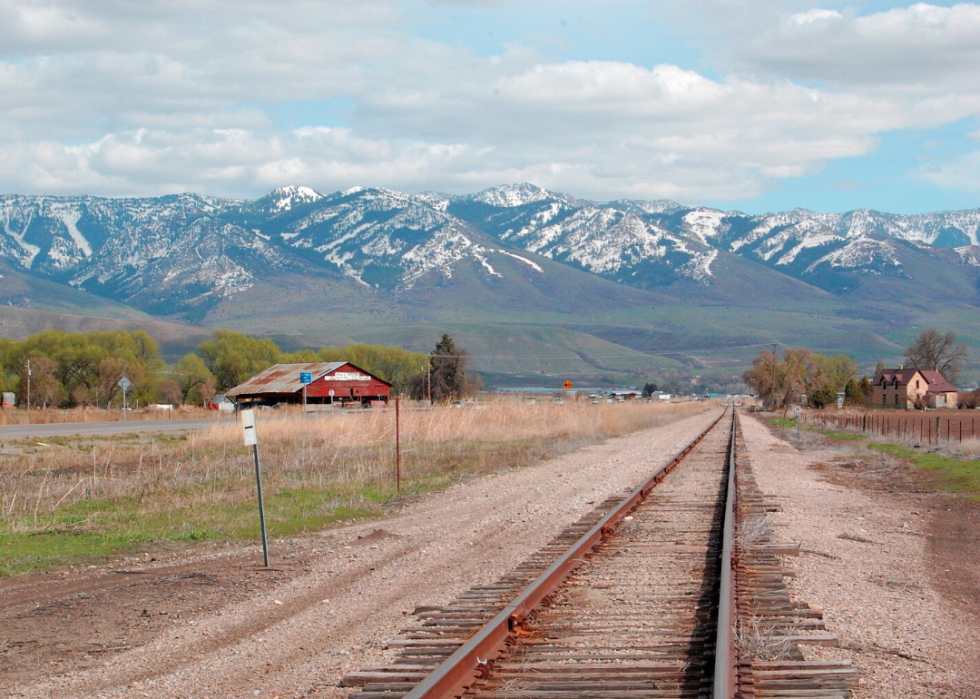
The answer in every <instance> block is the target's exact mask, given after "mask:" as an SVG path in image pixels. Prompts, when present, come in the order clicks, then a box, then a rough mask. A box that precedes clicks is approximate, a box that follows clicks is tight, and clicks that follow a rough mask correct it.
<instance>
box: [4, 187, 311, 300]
mask: <svg viewBox="0 0 980 699" xmlns="http://www.w3.org/2000/svg"><path fill="white" fill-rule="evenodd" d="M236 205H238V202H233V201H228V200H219V199H213V198H209V197H202V196H198V195H192V194H184V195H178V196H168V197H159V198H153V199H102V198H97V197H44V196H41V197H26V196H4V197H0V226H2V231H0V233H2V234H0V256H2V257H3V259H4V260H5V261H7V262H8V263H10V264H12V265H14V266H15V268H17V267H19V268H21V269H22V270H24V271H26V272H28V273H30V274H32V275H34V276H39V277H43V278H47V279H51V280H54V281H59V282H62V283H65V284H68V285H70V286H73V287H76V288H80V289H84V290H86V291H91V292H94V293H96V294H99V295H102V296H106V297H109V298H113V299H115V300H119V301H122V302H124V303H128V304H131V305H135V306H137V307H139V308H142V309H143V310H147V311H149V312H151V313H160V314H167V313H168V311H169V310H171V309H173V308H174V307H175V306H176V307H184V308H186V309H189V308H192V307H202V306H203V307H204V308H206V307H209V306H211V305H214V304H215V303H217V302H218V301H219V300H220V299H221V298H225V297H228V296H230V295H233V294H235V293H236V292H240V291H242V290H244V289H247V288H248V287H249V286H250V285H251V284H252V282H253V280H254V279H255V277H256V275H257V274H260V273H267V272H268V271H269V270H283V269H288V268H289V267H290V266H291V264H292V263H291V261H290V260H288V259H287V258H286V257H284V256H283V254H282V253H281V252H280V251H279V250H277V249H276V248H274V247H273V246H270V245H269V244H268V241H267V240H266V239H263V238H262V237H261V236H260V235H257V234H256V233H254V232H252V231H247V230H245V229H243V228H242V227H240V226H237V225H235V224H233V223H230V222H228V221H226V220H224V219H222V218H220V217H219V216H218V214H220V213H221V212H223V211H226V210H227V209H228V208H229V207H233V206H236ZM0 293H2V291H0Z"/></svg>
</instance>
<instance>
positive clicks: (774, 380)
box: [772, 342, 776, 410]
mask: <svg viewBox="0 0 980 699" xmlns="http://www.w3.org/2000/svg"><path fill="white" fill-rule="evenodd" d="M772 409H773V410H775V409H776V343H775V342H773V343H772Z"/></svg>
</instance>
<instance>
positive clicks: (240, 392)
mask: <svg viewBox="0 0 980 699" xmlns="http://www.w3.org/2000/svg"><path fill="white" fill-rule="evenodd" d="M302 374H309V375H310V379H311V380H312V381H311V383H309V384H307V386H306V402H307V404H314V405H331V404H336V403H340V404H342V405H345V406H349V405H350V404H352V403H362V404H364V405H370V404H371V402H372V401H384V402H385V403H387V402H388V396H389V394H390V393H391V384H390V383H388V382H387V381H385V380H384V379H379V378H378V377H377V376H374V375H373V374H370V373H368V372H366V371H364V369H361V368H360V367H357V366H354V365H353V364H351V363H350V362H315V363H313V364H276V365H275V366H271V367H269V368H268V369H266V370H265V371H263V372H262V373H260V374H257V375H256V376H253V377H252V378H250V379H249V380H248V381H246V382H245V383H243V384H241V385H238V386H235V387H234V388H233V389H231V390H230V391H228V394H227V395H228V397H229V398H234V400H235V402H236V403H237V404H238V405H240V406H250V405H275V404H278V403H299V404H302V402H303V384H302V383H300V379H301V375H302Z"/></svg>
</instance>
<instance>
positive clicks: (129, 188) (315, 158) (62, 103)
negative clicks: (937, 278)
mask: <svg viewBox="0 0 980 699" xmlns="http://www.w3.org/2000/svg"><path fill="white" fill-rule="evenodd" d="M47 7H48V9H46V10H44V11H34V10H32V9H31V8H33V5H32V4H30V3H20V4H17V3H7V4H6V5H5V6H4V8H3V9H2V10H0V15H2V16H0V191H20V192H31V191H33V192H49V193H76V192H90V193H97V194H108V195H115V194H159V193H163V192H174V191H186V190H196V191H201V192H206V193H213V194H223V195H233V196H254V195H257V194H260V193H263V192H264V191H267V190H269V189H271V188H273V187H276V186H280V185H284V184H290V183H302V184H309V185H311V186H314V187H317V188H318V189H321V190H330V189H332V188H338V189H339V188H345V187H348V186H351V185H353V184H363V185H383V186H388V187H397V188H402V189H406V190H410V191H417V190H421V189H443V190H450V191H470V190H473V189H475V188H480V187H483V186H487V185H491V184H497V183H500V182H509V181H519V180H530V181H534V182H537V183H539V184H541V185H544V186H548V187H552V188H555V189H558V190H562V191H571V192H575V193H576V194H578V195H580V196H584V197H593V198H603V197H622V196H634V197H672V198H677V199H681V200H684V201H691V202H696V201H698V200H702V199H708V198H710V199H729V198H730V199H745V198H750V197H752V196H756V195H758V194H760V193H762V192H763V191H765V190H766V189H767V188H768V187H770V186H772V183H773V181H774V180H778V179H781V178H788V177H799V176H801V175H805V174H806V173H808V172H812V171H814V170H816V169H819V168H820V167H822V165H823V164H824V163H825V162H827V161H828V160H831V159H835V158H842V157H853V156H860V155H864V154H867V153H869V152H871V151H872V150H873V149H874V148H875V146H876V143H877V136H878V134H880V133H883V132H885V131H888V130H892V129H898V128H908V127H912V128H915V127H932V126H938V125H941V124H944V123H948V122H950V121H953V120H955V119H959V118H963V117H965V116H969V115H971V114H978V113H980V87H978V86H977V84H976V83H977V80H978V78H977V76H976V75H974V74H973V72H970V74H969V75H967V74H966V73H967V71H966V68H965V66H966V64H968V63H969V62H970V61H974V63H973V65H976V64H977V63H976V58H978V57H980V56H978V55H977V52H978V51H980V48H978V47H980V41H976V32H975V29H973V28H971V27H974V25H976V26H980V14H978V13H980V8H978V6H974V5H969V6H956V7H954V8H932V7H930V6H913V7H912V8H909V9H907V10H896V11H891V12H886V13H880V14H877V15H871V16H869V17H865V18H861V17H855V16H853V14H849V13H847V12H845V13H843V14H842V13H839V12H837V11H835V10H826V9H820V8H816V9H810V10H807V11H803V12H800V13H797V14H786V15H778V14H776V15H773V16H772V18H770V19H771V21H770V22H769V23H768V24H766V23H762V24H761V25H759V26H757V27H755V35H756V36H757V39H753V40H752V41H750V42H741V41H740V36H741V35H733V38H732V41H733V42H734V43H733V44H732V47H733V48H732V55H733V56H734V58H733V59H732V60H733V61H735V63H734V64H733V65H737V66H739V67H742V68H745V69H744V70H742V71H741V72H733V73H732V74H731V75H730V76H729V77H722V78H717V79H712V78H709V77H707V76H706V75H704V74H701V73H699V72H696V71H694V70H690V69H684V68H681V67H678V66H676V65H669V64H665V65H656V66H652V67H645V66H640V65H635V64H632V63H627V62H623V61H572V60H569V61H562V62H554V61H550V60H548V59H547V58H546V57H543V56H541V55H539V54H538V53H536V52H534V51H532V50H530V49H528V48H527V47H524V46H521V45H512V46H509V47H508V48H507V49H506V50H505V51H503V52H502V53H500V54H499V55H496V56H492V57H490V58H483V57H480V56H477V55H475V54H473V53H471V52H469V51H467V50H466V49H464V48H460V47H457V46H450V45H448V44H445V43H440V42H437V41H433V40H426V39H422V38H419V37H417V36H413V35H412V34H411V33H410V32H409V30H408V29H407V24H406V19H405V17H404V16H403V15H402V14H401V11H402V10H401V9H400V6H399V4H398V3H396V2H394V0H391V1H384V0H376V1H366V2H355V1H354V0H348V1H345V2H332V3H323V2H314V1H313V0H308V1H304V2H295V3H291V4H289V5H288V6H285V7H284V6H282V5H280V4H276V5H273V4H271V3H265V2H259V0H251V1H249V2H234V3H233V2H230V0H225V1H222V0H209V1H206V2H199V3H192V4H188V3H181V2H174V3H162V4H161V3H133V4H131V5H128V6H127V11H126V13H121V12H120V11H119V6H118V4H117V3H114V2H113V3H110V2H98V1H96V0H90V1H89V2H76V3H72V4H70V5H69V4H58V3H52V4H50V5H49V6H47ZM69 8H70V9H69ZM32 12H33V14H32ZM4 18H6V19H9V20H10V22H11V23H10V24H4V23H3V21H2V20H3V19H4ZM971 23H973V24H971ZM76 26H77V27H78V31H74V32H73V31H71V30H72V28H73V27H76ZM69 35H70V39H69V38H68V37H69ZM745 35H746V36H747V35H748V34H745ZM971 37H972V39H971ZM906 44H908V45H909V48H908V50H907V53H909V54H910V56H911V58H909V57H908V56H905V55H904V53H903V47H905V46H906ZM942 46H948V47H952V48H951V49H950V50H949V51H946V50H945V49H942V48H941V47H942ZM821 47H824V48H821ZM930 51H932V52H933V53H935V54H937V55H935V56H926V55H925V54H927V53H929V52H930ZM947 54H949V55H947ZM869 57H870V58H869ZM919 59H921V60H919ZM910 60H911V61H913V62H915V61H919V62H918V63H916V65H917V69H916V71H913V72H912V73H908V71H906V73H903V71H902V68H901V65H904V64H902V61H905V62H908V61H910ZM770 64H772V65H770ZM862 70H863V71H864V72H862ZM944 70H949V71H951V73H952V74H953V75H954V77H955V76H956V75H959V76H960V77H961V78H962V80H960V81H958V82H957V81H956V80H954V79H953V78H947V77H945V75H944V76H943V77H941V78H939V79H935V78H933V77H930V76H933V75H934V74H935V73H936V72H937V71H939V72H942V71H944ZM875 71H878V72H881V73H883V74H884V75H885V77H882V78H879V79H877V82H874V84H873V86H872V87H871V88H869V87H868V84H869V83H868V81H871V77H869V76H871V75H872V74H873V73H874V72H875ZM930 71H931V72H930ZM974 72H975V71H974ZM903 76H904V77H903ZM814 77H817V78H821V79H824V80H825V82H826V83H827V85H829V86H827V85H824V86H821V87H813V86H806V85H803V84H801V83H800V82H798V81H797V82H794V79H796V78H807V79H809V78H814ZM335 100H344V101H345V103H349V104H350V105H351V107H350V109H349V110H347V111H348V113H347V114H346V115H345V116H344V120H343V123H338V122H337V119H336V116H335V115H334V114H333V112H331V111H330V107H329V103H330V102H331V101H335ZM280 103H285V104H286V105H287V106H288V105H301V108H300V113H302V114H304V115H305V117H302V118H300V119H301V121H300V122H299V123H300V124H301V126H300V127H299V128H295V127H293V126H292V125H290V126H288V127H287V126H285V125H283V124H281V123H279V122H278V121H277V119H276V117H275V114H276V108H275V106H276V105H277V104H280Z"/></svg>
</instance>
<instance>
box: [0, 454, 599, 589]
mask: <svg viewBox="0 0 980 699" xmlns="http://www.w3.org/2000/svg"><path fill="white" fill-rule="evenodd" d="M127 446H128V445H119V447H120V448H126V447H127ZM577 446H580V444H577V443H576V442H575V440H514V441H510V442H496V443H490V442H454V443H451V444H448V443H447V444H438V443H436V444H431V443H421V444H411V445H409V446H408V448H407V449H406V452H407V453H405V454H404V455H403V469H402V490H401V492H398V490H397V489H396V484H395V478H394V476H395V474H394V469H392V470H391V472H390V473H385V474H383V475H382V476H381V477H380V478H374V479H370V480H368V481H367V482H364V481H341V482H338V481H334V480H331V479H325V480H324V482H323V483H322V484H317V485H312V484H310V483H309V482H297V481H294V480H291V478H292V477H291V476H290V475H289V474H286V473H284V472H281V471H276V470H275V469H263V481H264V484H263V485H264V486H265V487H264V490H265V516H266V526H267V528H268V532H269V537H270V538H272V539H275V538H278V537H289V536H295V535H299V534H302V533H304V532H314V531H320V530H323V529H325V528H328V527H331V526H335V525H337V524H339V523H346V522H350V521H353V520H362V519H368V518H373V517H380V516H382V515H383V514H384V512H385V509H386V507H387V506H388V505H390V504H392V503H393V502H395V501H397V500H398V499H399V498H404V497H406V496H414V495H421V494H424V493H431V492H435V491H439V490H443V489H445V488H447V487H449V486H450V485H452V484H454V483H457V482H459V481H461V480H463V479H465V478H467V477H470V476H472V475H476V474H480V473H487V472H490V471H494V470H498V469H500V468H522V467H525V466H528V465H530V464H533V463H535V462H538V461H540V460H541V459H543V458H548V457H550V456H552V455H554V454H556V453H560V452H562V451H568V450H571V449H574V448H576V447H577ZM371 449H373V448H366V449H365V450H364V451H363V452H362V453H361V457H362V458H363V457H365V456H366V455H369V454H370V451H371ZM148 463H149V462H148ZM243 473H244V474H245V475H244V476H243V477H234V476H228V475H225V476H224V477H223V478H222V479H221V480H215V481H203V482H202V481H197V480H195V479H193V478H192V479H189V480H182V481H179V482H177V481H174V480H172V479H171V480H169V481H168V482H167V483H166V484H165V485H161V486H160V488H159V489H158V490H156V491H154V492H148V493H133V494H130V495H128V496H124V497H115V498H106V497H97V498H92V499H86V500H81V501H78V502H73V503H64V504H62V505H60V506H59V507H58V508H57V509H55V510H54V511H53V512H48V513H46V514H44V513H42V514H40V515H38V516H37V517H36V518H31V517H25V518H21V519H19V520H10V519H7V520H2V519H0V577H4V576H8V575H12V574H16V573H21V572H26V571H31V570H41V569H44V568H47V567H51V566H62V565H82V564H91V563H94V562H97V561H99V560H100V559H106V558H109V557H112V556H119V555H125V554H132V553H135V552H139V551H143V550H146V549H148V548H151V547H153V546H158V545H161V544H167V543H183V544H192V543H196V542H202V541H227V540H240V541H249V540H254V541H258V540H259V538H260V524H259V514H258V503H257V499H256V496H255V494H254V481H253V480H252V478H251V473H250V472H249V470H247V469H246V470H244V471H243ZM34 475H35V476H36V477H38V478H40V479H41V482H42V483H43V479H44V476H43V475H40V474H34ZM168 478H170V476H169V470H168ZM243 486H244V487H243ZM202 491H203V492H205V493H206V492H208V491H211V492H213V493H214V496H213V497H210V498H209V501H207V502H203V503H202ZM232 493H237V495H236V496H232V495H230V494H232ZM242 493H246V494H247V495H246V496H244V497H243V496H242ZM191 503H194V504H191Z"/></svg>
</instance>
